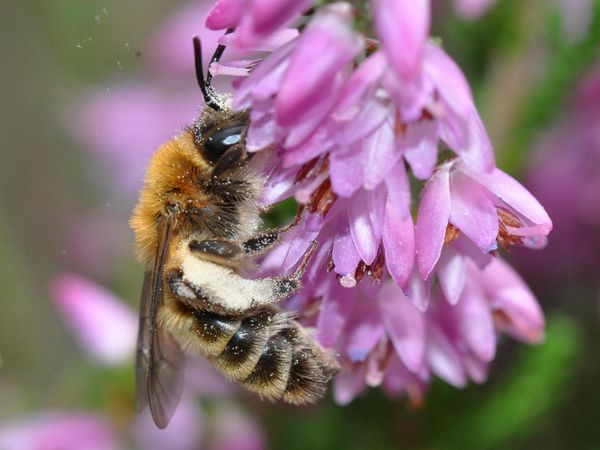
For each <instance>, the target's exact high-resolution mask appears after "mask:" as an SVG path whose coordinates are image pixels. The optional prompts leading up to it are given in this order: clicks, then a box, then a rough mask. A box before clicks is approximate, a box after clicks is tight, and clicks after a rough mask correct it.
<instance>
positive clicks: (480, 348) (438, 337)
mask: <svg viewBox="0 0 600 450" xmlns="http://www.w3.org/2000/svg"><path fill="white" fill-rule="evenodd" d="M467 272H468V276H467V279H466V284H465V287H464V289H463V292H462V293H461V296H460V299H459V301H458V302H457V303H456V305H454V306H453V305H450V303H449V302H448V300H447V299H445V298H444V294H443V292H442V291H438V292H437V294H436V295H435V296H434V297H433V298H432V301H431V304H430V307H429V308H428V310H427V312H425V313H422V312H421V311H419V310H418V309H417V308H416V307H415V306H414V305H413V304H412V302H411V301H410V300H409V299H408V298H407V297H406V296H405V294H404V293H403V292H402V290H401V289H399V288H398V286H397V285H396V284H394V283H393V282H391V281H390V280H388V281H386V282H385V283H384V284H383V286H382V288H381V289H380V290H379V291H378V292H377V294H376V296H375V303H376V304H375V305H373V299H372V298H369V295H364V294H363V293H362V292H361V293H360V294H359V296H358V298H356V299H355V300H353V301H354V306H353V311H352V313H351V314H350V316H349V317H347V319H346V321H345V324H346V329H345V333H344V335H343V336H344V337H343V338H342V341H341V343H340V346H339V348H340V357H341V358H342V359H343V360H344V361H346V366H345V368H344V371H343V372H342V374H340V376H339V377H338V378H337V380H336V386H335V396H336V399H337V400H338V401H339V402H340V403H342V404H345V403H348V402H349V401H350V400H351V399H352V398H354V397H355V396H356V395H358V394H359V393H360V392H361V391H362V390H363V389H364V388H365V387H366V386H379V385H382V386H383V387H384V389H385V390H386V391H388V392H390V393H394V394H398V393H405V394H406V395H408V396H409V398H410V399H411V401H412V402H413V403H415V404H419V403H420V401H421V399H422V397H423V395H424V392H425V390H426V386H427V383H428V382H429V381H430V379H431V377H432V375H436V376H438V377H440V378H442V379H443V380H444V381H446V382H448V383H450V384H452V385H454V386H456V387H463V386H464V385H465V384H466V383H467V380H468V379H469V378H470V379H472V380H474V381H475V382H477V383H482V382H484V381H485V379H486V377H487V371H488V365H489V363H490V361H491V360H492V359H493V357H494V355H495V349H496V342H497V334H498V333H506V334H509V335H511V336H513V337H515V338H516V339H519V340H522V341H524V342H529V343H537V342H540V340H541V339H542V337H543V328H544V319H543V315H542V312H541V309H540V307H539V305H538V304H537V301H536V300H535V298H534V296H533V294H532V293H531V291H530V290H529V289H528V288H527V286H525V284H524V283H523V281H522V280H521V279H520V278H519V276H518V275H517V274H516V273H515V272H514V271H513V270H512V269H511V268H510V267H509V266H508V265H507V264H506V263H505V262H503V261H502V260H500V259H499V258H494V259H492V261H491V262H490V263H489V264H488V265H487V266H486V267H485V268H484V269H481V268H479V267H478V266H477V265H476V264H474V263H473V262H472V261H470V260H469V261H468V262H467Z"/></svg>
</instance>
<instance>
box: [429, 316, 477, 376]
mask: <svg viewBox="0 0 600 450" xmlns="http://www.w3.org/2000/svg"><path fill="white" fill-rule="evenodd" d="M428 332H429V334H428V341H427V353H426V355H427V363H428V364H429V366H430V367H431V370H432V371H433V372H434V373H435V374H436V375H437V376H439V377H440V378H441V379H443V380H444V381H446V382H447V383H450V384H451V385H453V386H456V387H464V386H465V384H466V383H467V375H466V373H465V369H464V368H463V365H462V362H461V356H460V354H459V353H458V351H457V350H456V348H455V347H454V345H453V344H452V343H451V342H450V340H449V339H448V337H447V336H446V335H445V334H444V333H443V332H442V331H441V330H440V329H439V328H438V327H436V326H431V327H429V328H428Z"/></svg>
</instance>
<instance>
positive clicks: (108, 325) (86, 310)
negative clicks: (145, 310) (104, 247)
mask: <svg viewBox="0 0 600 450" xmlns="http://www.w3.org/2000/svg"><path fill="white" fill-rule="evenodd" d="M52 293H53V295H54V299H55V301H56V305H57V306H58V308H59V310H60V312H61V313H62V316H63V318H64V319H65V320H66V321H67V324H68V325H69V327H70V328H71V330H72V331H73V334H74V335H75V336H76V337H77V341H78V343H79V344H80V345H81V346H82V348H83V349H84V350H85V351H86V354H87V355H89V356H90V357H92V358H93V359H95V360H97V361H99V362H101V363H103V364H109V365H114V364H122V363H123V362H125V361H127V360H131V358H132V356H133V353H134V349H135V342H136V333H137V331H136V330H137V316H136V314H135V313H134V312H133V311H132V310H131V309H129V308H127V307H126V306H125V305H124V304H123V303H122V302H121V301H120V300H119V299H118V298H116V297H115V296H114V295H112V294H111V293H110V292H108V291H106V290H105V289H104V288H102V287H100V286H98V285H96V284H94V283H92V282H91V281H89V280H86V279H84V278H82V277H80V276H78V275H75V274H70V273H68V274H63V275H61V276H60V277H59V278H57V279H56V280H55V282H54V284H53V286H52Z"/></svg>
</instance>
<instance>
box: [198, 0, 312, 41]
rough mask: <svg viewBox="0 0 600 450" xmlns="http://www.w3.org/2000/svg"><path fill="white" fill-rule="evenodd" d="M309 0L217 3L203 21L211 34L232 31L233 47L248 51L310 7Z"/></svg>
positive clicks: (230, 0) (261, 0)
mask: <svg viewBox="0 0 600 450" xmlns="http://www.w3.org/2000/svg"><path fill="white" fill-rule="evenodd" d="M312 3H313V1H312V0H217V2H216V3H215V5H214V6H213V8H212V9H211V10H210V12H209V13H208V16H207V17H206V26H207V27H208V28H209V29H211V30H223V29H225V28H235V29H236V31H235V38H234V42H235V45H236V46H237V47H239V48H252V47H254V46H256V44H258V43H259V42H261V41H265V40H267V39H268V38H269V37H270V36H272V35H273V34H274V33H275V32H277V31H279V30H280V28H282V27H284V26H285V25H287V24H289V23H290V22H292V21H293V20H294V18H296V17H297V16H298V15H299V14H300V13H302V12H303V11H306V10H307V9H309V8H310V6H311V5H312Z"/></svg>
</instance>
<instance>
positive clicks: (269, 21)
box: [250, 0, 313, 36]
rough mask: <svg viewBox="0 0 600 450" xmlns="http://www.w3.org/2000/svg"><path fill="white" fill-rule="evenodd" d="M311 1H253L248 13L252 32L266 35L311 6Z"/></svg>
mask: <svg viewBox="0 0 600 450" xmlns="http://www.w3.org/2000/svg"><path fill="white" fill-rule="evenodd" d="M312 3H313V2H312V0H253V2H252V7H251V10H250V13H251V15H252V25H253V31H254V32H255V33H257V34H259V35H263V36H264V35H268V34H270V33H272V32H274V31H276V30H277V29H278V28H280V27H282V26H283V25H284V24H287V23H288V22H290V21H291V20H292V19H293V18H294V17H296V16H297V15H298V14H299V13H301V12H303V11H306V10H307V9H309V8H310V6H311V5H312Z"/></svg>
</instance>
